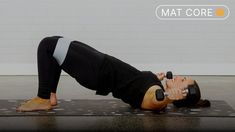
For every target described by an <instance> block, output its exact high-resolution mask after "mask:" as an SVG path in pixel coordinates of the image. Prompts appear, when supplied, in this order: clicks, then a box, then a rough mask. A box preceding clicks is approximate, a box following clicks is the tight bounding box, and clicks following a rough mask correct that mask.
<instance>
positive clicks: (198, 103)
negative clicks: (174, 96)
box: [173, 81, 210, 107]
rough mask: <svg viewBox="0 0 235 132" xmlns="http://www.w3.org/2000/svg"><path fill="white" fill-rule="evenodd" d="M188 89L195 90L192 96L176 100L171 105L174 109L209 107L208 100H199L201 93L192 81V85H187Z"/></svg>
mask: <svg viewBox="0 0 235 132" xmlns="http://www.w3.org/2000/svg"><path fill="white" fill-rule="evenodd" d="M187 88H188V89H191V88H193V89H195V93H196V94H194V95H187V97H186V98H185V99H183V100H176V101H174V102H173V104H174V105H175V106H176V107H210V101H209V100H202V99H201V92H200V88H199V86H198V84H197V82H196V81H194V83H193V84H191V85H188V87H187Z"/></svg>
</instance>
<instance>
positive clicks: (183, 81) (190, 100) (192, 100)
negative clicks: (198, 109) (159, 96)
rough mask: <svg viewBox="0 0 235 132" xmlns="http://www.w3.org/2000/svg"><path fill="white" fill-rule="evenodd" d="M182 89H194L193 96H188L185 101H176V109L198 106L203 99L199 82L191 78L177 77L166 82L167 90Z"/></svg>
mask: <svg viewBox="0 0 235 132" xmlns="http://www.w3.org/2000/svg"><path fill="white" fill-rule="evenodd" d="M175 87H177V88H182V89H188V90H191V89H193V91H194V93H195V94H193V95H189V94H188V95H187V97H186V98H185V99H182V100H177V101H174V102H173V104H174V105H175V106H176V107H184V106H196V105H197V104H198V102H199V101H200V99H201V92H200V88H199V86H198V84H197V82H196V81H195V80H193V79H191V78H189V77H182V76H175V77H174V78H173V79H171V80H167V81H166V89H167V88H175Z"/></svg>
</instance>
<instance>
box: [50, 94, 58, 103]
mask: <svg viewBox="0 0 235 132" xmlns="http://www.w3.org/2000/svg"><path fill="white" fill-rule="evenodd" d="M50 103H51V105H52V106H56V105H57V98H56V93H51V96H50Z"/></svg>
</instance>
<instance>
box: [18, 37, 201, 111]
mask: <svg viewBox="0 0 235 132" xmlns="http://www.w3.org/2000/svg"><path fill="white" fill-rule="evenodd" d="M37 59H38V79H39V86H38V95H37V97H35V98H33V99H31V100H29V101H27V102H26V103H24V104H22V105H21V106H19V107H18V108H17V110H18V111H36V110H49V109H52V106H54V105H57V98H56V89H57V85H58V81H59V78H60V73H61V70H64V71H65V72H67V73H68V74H69V75H70V76H72V77H73V78H75V79H76V80H77V81H78V82H79V83H80V84H81V85H82V86H84V87H86V88H89V89H91V90H96V94H99V95H107V94H109V93H110V92H112V94H113V96H114V97H115V98H119V99H122V100H123V101H124V102H126V103H128V104H130V105H131V106H132V107H134V108H142V109H148V110H161V109H163V108H165V107H166V106H167V104H168V103H172V102H174V101H175V102H176V101H177V100H178V101H185V100H186V96H187V92H186V90H185V89H186V88H187V87H188V86H196V87H198V85H197V83H196V81H195V80H192V79H191V78H188V77H180V76H177V77H175V78H174V79H172V80H167V81H166V85H165V86H164V87H163V85H162V84H161V80H163V79H164V77H165V74H164V73H159V74H157V75H155V74H153V73H152V72H151V71H139V70H137V69H136V68H134V67H132V66H131V65H129V64H127V63H125V62H123V61H121V60H119V59H117V58H114V57H112V56H110V55H107V54H104V53H101V52H99V51H97V50H96V49H94V48H92V47H90V46H88V45H86V44H84V43H82V42H79V41H71V40H69V39H66V38H63V37H60V36H53V37H46V38H44V39H43V40H42V41H41V42H40V44H39V47H38V52H37ZM157 89H163V90H164V91H165V92H167V93H168V96H167V97H165V98H164V100H162V101H158V100H157V99H156V95H155V92H156V90H157ZM198 90H199V87H198ZM197 95H198V96H197V98H195V100H194V101H190V102H189V103H188V104H187V105H195V104H197V103H198V101H199V99H200V91H199V93H198V94H197ZM181 104H182V103H181ZM184 104H185V102H184Z"/></svg>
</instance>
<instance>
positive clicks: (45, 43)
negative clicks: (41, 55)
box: [38, 37, 52, 51]
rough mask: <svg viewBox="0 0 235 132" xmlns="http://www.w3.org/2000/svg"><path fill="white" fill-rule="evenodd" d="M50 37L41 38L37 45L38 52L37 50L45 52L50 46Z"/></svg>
mask: <svg viewBox="0 0 235 132" xmlns="http://www.w3.org/2000/svg"><path fill="white" fill-rule="evenodd" d="M51 39H52V38H51V37H45V38H43V39H42V40H41V41H40V43H39V45H38V51H39V50H46V49H47V47H48V45H49V44H50V42H51Z"/></svg>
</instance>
